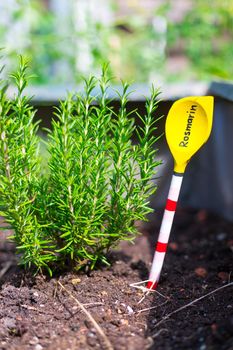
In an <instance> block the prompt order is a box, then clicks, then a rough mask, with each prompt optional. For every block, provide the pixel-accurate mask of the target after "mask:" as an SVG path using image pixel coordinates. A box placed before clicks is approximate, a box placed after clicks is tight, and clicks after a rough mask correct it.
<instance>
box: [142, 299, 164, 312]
mask: <svg viewBox="0 0 233 350" xmlns="http://www.w3.org/2000/svg"><path fill="white" fill-rule="evenodd" d="M168 301H169V300H166V301H165V302H164V303H162V304H160V305H156V306H151V307H147V308H146V309H141V310H138V311H136V313H137V314H141V313H142V312H146V311H150V310H153V309H157V308H158V307H161V306H163V305H165V304H167V303H168Z"/></svg>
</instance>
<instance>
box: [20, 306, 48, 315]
mask: <svg viewBox="0 0 233 350" xmlns="http://www.w3.org/2000/svg"><path fill="white" fill-rule="evenodd" d="M20 307H22V308H23V309H27V310H30V311H36V312H39V313H41V314H46V315H52V316H54V314H53V313H51V312H48V311H46V310H42V309H38V308H37V307H34V306H30V305H26V304H21V305H20Z"/></svg>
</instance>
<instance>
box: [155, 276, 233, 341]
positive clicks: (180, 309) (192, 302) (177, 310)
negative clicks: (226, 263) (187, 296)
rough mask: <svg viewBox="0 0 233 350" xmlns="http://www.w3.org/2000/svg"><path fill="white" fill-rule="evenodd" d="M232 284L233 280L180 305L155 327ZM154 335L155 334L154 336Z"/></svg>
mask: <svg viewBox="0 0 233 350" xmlns="http://www.w3.org/2000/svg"><path fill="white" fill-rule="evenodd" d="M231 286H233V282H231V283H228V284H225V285H224V286H221V287H219V288H216V289H214V290H212V291H211V292H209V293H207V294H205V295H203V296H202V297H200V298H197V299H195V300H193V301H191V302H190V303H188V304H186V305H183V306H181V307H179V308H178V309H176V310H174V311H172V312H170V313H169V314H167V315H165V316H164V317H163V318H162V319H161V320H160V321H159V322H157V323H156V324H155V325H154V327H153V328H156V327H158V326H160V325H161V324H162V323H163V322H165V321H167V320H168V319H169V318H170V317H171V316H172V315H174V314H176V313H177V312H180V311H182V310H184V309H186V308H187V307H189V306H192V305H193V304H195V303H197V302H198V301H200V300H202V299H204V298H207V297H208V296H210V295H212V294H214V293H216V292H218V291H220V290H222V289H224V288H227V287H231ZM152 337H153V336H152Z"/></svg>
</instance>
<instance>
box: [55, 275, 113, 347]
mask: <svg viewBox="0 0 233 350" xmlns="http://www.w3.org/2000/svg"><path fill="white" fill-rule="evenodd" d="M57 283H58V284H59V286H60V287H61V288H62V289H63V290H64V291H65V292H66V293H67V294H68V295H69V296H70V297H71V298H72V299H73V300H74V301H75V302H76V303H77V304H78V306H79V307H80V309H81V310H82V311H83V312H84V314H85V315H86V316H87V318H88V319H89V320H90V322H91V323H92V324H93V326H94V327H95V329H96V331H97V332H98V333H99V335H100V336H101V337H102V339H103V341H104V343H105V345H106V349H107V350H114V348H113V346H112V344H111V343H110V341H109V339H108V338H107V336H106V335H105V333H104V332H103V330H102V328H101V327H100V326H99V325H98V323H97V322H96V320H95V319H94V318H93V317H92V316H91V314H90V312H88V311H87V310H86V309H85V307H84V305H83V304H82V303H80V301H78V299H77V298H75V297H74V296H73V294H72V293H71V292H70V291H69V290H68V289H67V288H66V287H65V286H63V284H62V283H61V282H60V281H58V282H57Z"/></svg>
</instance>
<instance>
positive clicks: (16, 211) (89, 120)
mask: <svg viewBox="0 0 233 350" xmlns="http://www.w3.org/2000/svg"><path fill="white" fill-rule="evenodd" d="M27 69H28V64H27V62H26V61H25V60H24V59H23V58H22V57H21V59H20V66H19V69H18V70H17V72H16V73H14V74H11V78H12V79H13V82H14V84H15V85H16V87H17V93H16V95H15V97H14V99H13V100H9V99H8V98H7V96H6V87H7V85H6V83H5V82H4V81H2V82H1V84H2V86H1V89H0V114H1V118H0V197H1V202H2V205H3V207H2V210H1V212H0V214H1V215H2V216H4V217H5V220H6V222H8V223H9V224H10V225H11V227H12V228H13V235H12V237H11V239H12V240H13V241H14V242H15V243H16V248H17V251H18V253H19V254H20V263H21V264H23V265H25V266H27V267H30V266H32V265H33V266H36V268H37V269H38V270H43V269H47V270H48V271H49V273H50V274H52V271H54V270H55V269H60V270H61V269H65V268H66V267H67V266H69V267H72V268H76V269H79V268H81V267H82V266H84V265H85V266H86V265H88V266H89V268H94V266H95V265H96V262H97V261H102V262H105V263H107V259H106V253H107V252H108V250H109V249H110V248H111V247H114V246H115V245H117V244H118V243H119V241H121V240H130V241H131V240H133V238H134V237H135V235H136V234H137V229H136V227H135V222H136V221H137V220H146V217H147V214H148V213H150V212H151V211H152V209H151V208H150V206H149V197H150V196H151V195H152V194H153V193H154V192H155V190H156V186H155V184H154V183H153V181H152V178H153V177H154V174H155V171H156V167H157V166H158V165H159V164H160V162H159V161H157V160H156V149H155V144H156V141H157V139H158V137H156V136H155V130H156V121H157V120H156V119H155V112H156V109H157V106H158V94H159V91H157V90H155V89H154V88H153V87H152V90H151V96H150V98H149V99H148V100H147V101H146V106H145V107H146V113H145V115H139V114H138V112H137V111H136V110H133V111H129V110H128V108H127V101H128V97H129V85H128V84H126V83H123V84H122V92H118V95H119V101H120V107H119V109H118V111H114V110H113V108H112V107H111V105H110V101H109V100H108V98H107V95H108V89H109V83H110V81H109V79H108V77H107V76H108V74H107V67H106V66H105V67H104V68H103V71H102V76H101V78H100V79H97V78H95V77H93V76H92V77H90V78H89V79H87V80H85V89H84V93H83V94H75V95H72V96H68V97H67V99H66V100H65V101H63V102H61V103H60V106H59V107H58V108H57V109H56V113H55V116H56V118H55V119H54V120H53V123H52V129H51V130H48V142H47V149H48V152H49V155H50V156H49V159H48V164H47V165H46V164H44V162H41V157H40V152H39V146H40V143H41V140H40V138H39V137H38V136H37V130H38V123H35V122H34V121H33V118H34V114H35V111H34V109H33V108H32V107H31V106H30V103H29V102H30V98H28V97H27V96H25V95H24V89H25V87H26V85H27V83H28V78H27V74H26V71H27ZM96 87H99V90H100V94H99V95H98V96H96V95H94V91H93V90H94V88H96ZM135 113H137V114H138V117H139V118H140V120H141V126H136V124H135V120H134V117H133V115H134V114H135ZM133 133H136V135H137V136H138V143H136V144H133V143H132V135H133ZM42 167H43V168H45V167H46V170H47V173H46V171H45V169H42ZM42 170H43V171H42Z"/></svg>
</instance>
